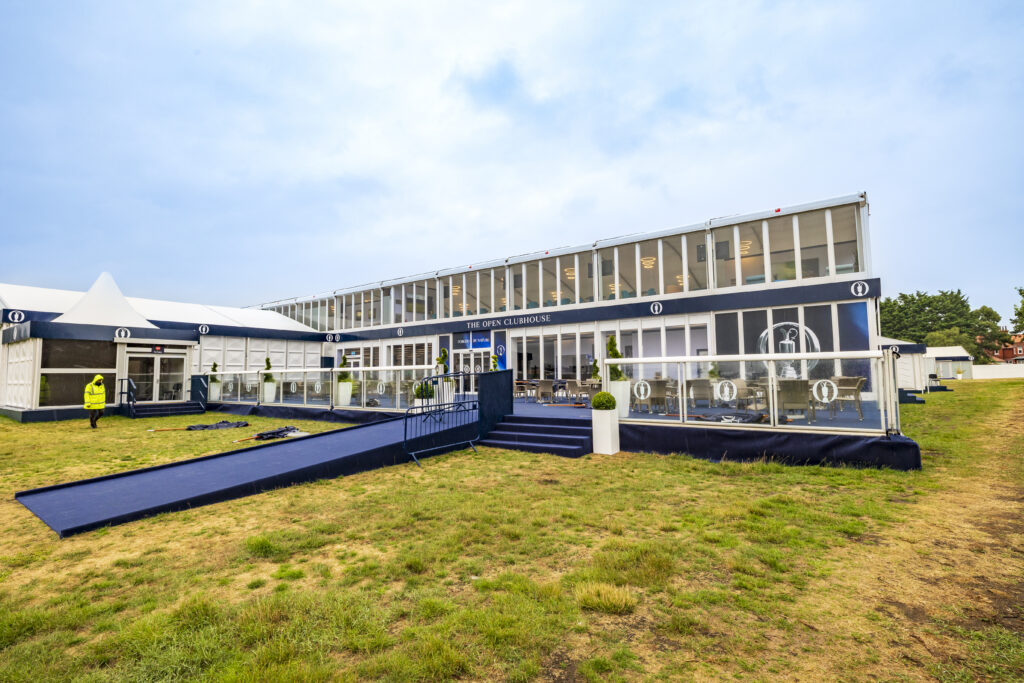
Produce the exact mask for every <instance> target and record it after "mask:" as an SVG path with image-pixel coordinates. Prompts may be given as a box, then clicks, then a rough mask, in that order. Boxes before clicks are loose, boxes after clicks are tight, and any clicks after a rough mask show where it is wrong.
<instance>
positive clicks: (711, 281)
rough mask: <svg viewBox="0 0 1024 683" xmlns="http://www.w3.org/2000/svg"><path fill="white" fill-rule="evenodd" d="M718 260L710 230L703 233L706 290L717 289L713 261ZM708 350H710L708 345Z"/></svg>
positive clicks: (715, 270)
mask: <svg viewBox="0 0 1024 683" xmlns="http://www.w3.org/2000/svg"><path fill="white" fill-rule="evenodd" d="M716 258H718V254H716V253H715V238H714V237H712V236H711V231H710V230H705V231H704V269H705V271H706V272H705V277H706V278H707V280H708V289H718V268H716V267H715V259H716ZM708 350H709V351H710V350H711V345H710V343H709V344H708Z"/></svg>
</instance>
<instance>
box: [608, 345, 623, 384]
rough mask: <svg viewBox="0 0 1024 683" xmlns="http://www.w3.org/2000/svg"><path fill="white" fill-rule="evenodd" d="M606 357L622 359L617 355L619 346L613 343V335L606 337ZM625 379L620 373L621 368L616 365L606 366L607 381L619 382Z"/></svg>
mask: <svg viewBox="0 0 1024 683" xmlns="http://www.w3.org/2000/svg"><path fill="white" fill-rule="evenodd" d="M608 357H609V358H622V354H621V353H619V345H618V343H617V342H616V341H615V335H614V334H613V335H611V336H610V337H608ZM624 379H626V375H624V374H623V373H622V368H620V367H619V366H618V365H609V366H608V380H609V381H611V382H621V381H623V380H624Z"/></svg>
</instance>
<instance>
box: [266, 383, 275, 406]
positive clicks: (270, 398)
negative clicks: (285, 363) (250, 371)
mask: <svg viewBox="0 0 1024 683" xmlns="http://www.w3.org/2000/svg"><path fill="white" fill-rule="evenodd" d="M275 400H277V382H264V383H263V402H264V403H273V402H274V401H275Z"/></svg>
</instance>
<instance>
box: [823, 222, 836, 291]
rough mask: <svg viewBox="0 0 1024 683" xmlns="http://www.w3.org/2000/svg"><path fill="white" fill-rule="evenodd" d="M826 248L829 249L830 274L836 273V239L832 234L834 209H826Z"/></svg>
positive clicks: (833, 275)
mask: <svg viewBox="0 0 1024 683" xmlns="http://www.w3.org/2000/svg"><path fill="white" fill-rule="evenodd" d="M825 249H827V250H828V276H829V277H835V274H836V240H835V236H834V235H833V234H832V209H825Z"/></svg>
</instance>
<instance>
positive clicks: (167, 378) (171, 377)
mask: <svg viewBox="0 0 1024 683" xmlns="http://www.w3.org/2000/svg"><path fill="white" fill-rule="evenodd" d="M156 385H157V396H159V397H160V398H159V400H161V401H183V400H185V389H184V386H185V359H184V358H181V357H174V356H164V357H162V358H158V359H157V375H156Z"/></svg>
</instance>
